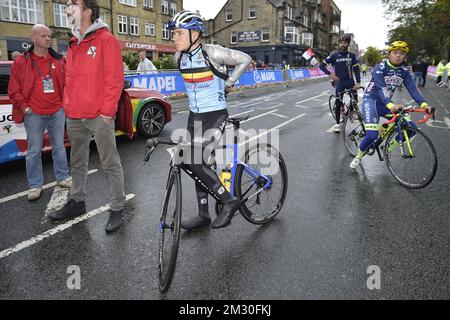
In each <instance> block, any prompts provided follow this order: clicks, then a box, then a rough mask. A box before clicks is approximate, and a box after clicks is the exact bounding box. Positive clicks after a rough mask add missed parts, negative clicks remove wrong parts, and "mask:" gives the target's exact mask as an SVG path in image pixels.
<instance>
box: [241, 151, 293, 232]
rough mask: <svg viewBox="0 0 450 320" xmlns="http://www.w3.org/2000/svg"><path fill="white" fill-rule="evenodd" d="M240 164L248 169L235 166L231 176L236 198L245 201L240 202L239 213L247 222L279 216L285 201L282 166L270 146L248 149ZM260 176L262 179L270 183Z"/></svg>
mask: <svg viewBox="0 0 450 320" xmlns="http://www.w3.org/2000/svg"><path fill="white" fill-rule="evenodd" d="M244 163H245V164H246V165H248V166H249V167H250V168H246V167H244V166H243V165H239V166H238V167H237V169H236V177H235V178H236V179H235V184H236V186H235V191H236V196H237V197H238V198H239V199H246V198H248V200H247V201H246V202H243V203H242V205H241V208H240V212H241V214H242V216H243V217H244V218H245V219H246V220H247V221H249V222H250V223H253V224H257V225H262V224H265V223H268V222H269V221H271V220H273V219H274V218H275V217H276V216H277V215H278V214H279V213H280V210H281V209H282V207H283V204H284V201H285V199H286V194H287V188H288V175H287V168H286V163H285V162H284V159H283V157H282V156H281V154H280V153H279V152H278V151H277V150H276V149H275V148H274V147H272V146H271V145H270V144H258V145H255V146H252V147H251V148H250V149H249V150H248V151H247V152H246V156H245V161H244ZM256 171H259V173H260V174H259V175H258V174H257V173H256ZM261 174H262V175H264V176H266V178H268V179H269V181H270V183H269V181H268V180H266V179H265V178H264V177H263V176H262V175H261Z"/></svg>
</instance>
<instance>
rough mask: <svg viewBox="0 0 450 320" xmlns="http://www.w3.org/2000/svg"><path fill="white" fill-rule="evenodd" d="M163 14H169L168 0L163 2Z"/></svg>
mask: <svg viewBox="0 0 450 320" xmlns="http://www.w3.org/2000/svg"><path fill="white" fill-rule="evenodd" d="M161 12H162V13H164V14H169V1H168V0H162V1H161Z"/></svg>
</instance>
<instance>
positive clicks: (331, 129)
mask: <svg viewBox="0 0 450 320" xmlns="http://www.w3.org/2000/svg"><path fill="white" fill-rule="evenodd" d="M327 132H328V133H334V124H333V126H332V127H331V128H330V129H328V130H327Z"/></svg>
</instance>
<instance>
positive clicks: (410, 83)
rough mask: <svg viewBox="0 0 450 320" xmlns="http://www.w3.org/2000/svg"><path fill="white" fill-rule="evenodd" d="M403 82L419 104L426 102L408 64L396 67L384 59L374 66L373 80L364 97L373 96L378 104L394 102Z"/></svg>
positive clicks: (384, 104) (385, 104)
mask: <svg viewBox="0 0 450 320" xmlns="http://www.w3.org/2000/svg"><path fill="white" fill-rule="evenodd" d="M402 84H404V85H405V87H406V89H407V90H408V92H409V93H410V94H411V97H412V98H413V99H414V100H415V101H416V102H417V103H418V104H422V103H423V102H425V99H424V98H423V97H422V95H421V94H420V92H419V91H418V90H417V87H416V85H415V83H414V80H413V78H412V77H411V74H410V73H409V70H408V68H407V67H406V66H400V67H395V66H394V65H392V64H391V63H390V62H389V61H383V62H381V63H380V64H378V65H377V66H376V67H375V68H374V70H373V72H372V80H371V81H370V83H369V85H368V86H367V89H366V92H365V93H364V99H366V98H372V99H375V100H376V102H377V106H381V105H383V106H387V105H388V104H390V103H393V102H392V96H393V95H394V93H395V90H396V89H397V88H399V87H400V86H401V85H402Z"/></svg>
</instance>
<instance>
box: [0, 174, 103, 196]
mask: <svg viewBox="0 0 450 320" xmlns="http://www.w3.org/2000/svg"><path fill="white" fill-rule="evenodd" d="M97 171H98V170H97V169H93V170H89V171H88V174H91V173H95V172H97ZM54 186H56V181H55V182H52V183H49V184H46V185H44V186H42V190H44V189H48V188H51V187H54ZM28 193H30V190H27V191H23V192H19V193H16V194H13V195H11V196H7V197H4V198H1V199H0V204H1V203H4V202H8V201H11V200H14V199H17V198H20V197H24V196H26V195H28Z"/></svg>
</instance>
